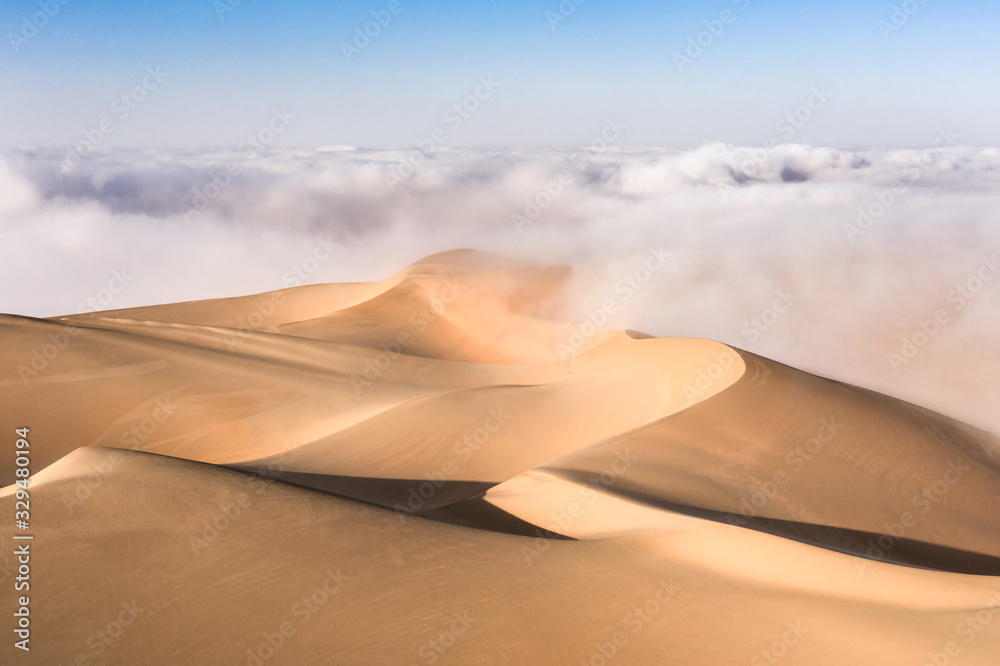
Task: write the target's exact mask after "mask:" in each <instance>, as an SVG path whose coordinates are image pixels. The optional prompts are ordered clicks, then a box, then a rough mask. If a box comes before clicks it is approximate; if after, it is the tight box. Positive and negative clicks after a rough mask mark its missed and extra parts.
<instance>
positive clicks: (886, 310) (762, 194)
mask: <svg viewBox="0 0 1000 666" xmlns="http://www.w3.org/2000/svg"><path fill="white" fill-rule="evenodd" d="M952 143H953V138H952V137H950V136H949V135H948V133H947V132H945V131H942V132H941V133H940V136H939V137H938V140H937V144H936V146H937V147H935V148H931V149H928V150H926V151H917V150H896V151H864V152H850V151H843V150H837V149H833V148H815V147H807V146H801V145H779V146H775V147H773V148H770V149H764V148H756V149H755V148H739V147H732V146H727V145H723V144H708V145H705V146H702V147H700V148H698V149H696V150H692V151H686V152H677V151H668V150H652V149H649V150H637V149H615V148H594V149H590V150H585V151H579V152H574V153H569V152H553V151H485V150H444V149H442V150H439V151H437V152H434V153H433V154H430V155H426V154H424V153H422V152H420V151H418V150H414V151H371V150H364V149H355V148H348V147H329V148H324V149H320V150H316V151H291V150H257V149H244V150H240V151H219V152H197V153H193V152H162V151H121V152H113V153H100V154H91V155H87V156H85V157H84V159H83V160H82V161H81V162H80V164H79V165H76V166H74V167H73V168H66V166H67V165H66V162H65V159H66V155H65V154H61V153H57V152H45V151H16V152H7V153H4V154H2V155H0V234H2V236H0V253H2V258H3V261H2V263H0V274H2V280H3V284H4V289H3V292H2V295H0V311H5V312H12V313H17V314H27V315H32V316H50V315H56V314H64V313H70V312H77V311H80V310H82V309H84V310H85V309H92V308H94V307H95V305H96V306H97V307H100V308H117V307H127V306H133V305H142V304H149V303H156V302H170V301H177V300H190V299H198V298H208V297H216V296H226V295H236V294H244V293H253V292H258V291H266V290H269V289H276V288H281V287H286V286H292V285H294V284H305V283H311V282H329V281H353V280H369V279H377V278H381V277H384V276H386V275H388V274H390V273H392V272H394V271H395V270H397V269H399V268H400V267H402V266H404V265H405V264H407V263H409V262H411V261H413V260H415V259H418V258H420V257H422V256H425V255H427V254H431V253H433V252H437V251H442V250H447V249H454V248H458V247H472V248H477V249H483V250H490V251H495V252H501V253H505V254H510V255H513V256H517V257H522V258H525V259H530V260H536V261H544V262H551V263H570V264H572V265H574V266H575V267H577V269H578V270H577V275H578V277H579V279H578V284H577V288H576V289H575V290H574V297H573V299H572V302H570V303H568V304H567V316H568V317H569V318H573V319H579V320H580V321H584V320H586V319H587V318H588V316H589V317H591V318H594V317H598V318H599V315H597V314H596V312H597V310H600V309H601V307H602V304H603V303H604V302H605V301H607V300H608V299H611V300H613V301H614V303H615V308H614V309H615V312H614V313H613V314H612V316H611V319H612V321H613V323H614V324H615V325H619V326H625V327H629V328H634V329H639V330H643V331H646V332H648V333H652V334H655V335H672V336H698V337H707V338H713V339H716V340H721V341H723V342H726V343H729V344H732V345H735V346H738V347H742V348H745V349H749V350H751V351H754V352H757V353H761V354H764V355H766V356H770V357H772V358H775V359H777V360H780V361H783V362H786V363H789V364H792V365H796V366H798V367H802V368H804V369H807V370H811V371H814V372H818V373H820V374H823V375H827V376H832V377H836V378H838V379H843V380H846V381H850V382H852V383H856V384H860V385H862V386H867V387H870V388H874V389H876V390H880V391H884V392H887V393H890V394H892V395H897V396H900V397H903V398H905V399H908V400H912V401H915V402H918V403H920V404H923V405H926V406H929V407H931V408H934V409H937V410H939V411H943V412H945V413H947V414H949V415H951V416H955V417H957V418H960V419H963V420H966V421H969V422H971V423H973V424H975V425H979V426H981V427H985V428H987V429H990V430H992V431H994V432H1000V416H998V415H997V414H996V409H995V405H996V404H998V403H1000V387H998V386H997V385H996V376H997V372H996V370H997V368H998V367H1000V340H998V338H997V334H996V331H997V330H998V324H1000V315H998V313H1000V274H997V271H998V270H1000V268H998V267H997V265H996V263H995V261H996V258H997V257H1000V221H998V220H997V216H996V215H997V214H996V211H997V210H1000V151H998V150H997V149H993V148H973V147H964V146H953V145H951V144H952ZM318 248H321V249H322V251H319V252H318V251H317V249H318ZM331 248H332V249H331ZM660 248H662V252H664V253H666V254H667V255H669V259H668V261H667V262H666V263H665V265H663V266H659V265H658V264H657V268H655V269H654V270H652V271H651V270H649V268H648V267H647V268H643V264H644V260H645V258H646V257H647V256H650V255H649V253H650V252H651V251H653V250H659V249H660ZM316 257H329V258H328V259H322V260H317V259H316ZM123 283H124V286H123ZM112 287H113V288H112Z"/></svg>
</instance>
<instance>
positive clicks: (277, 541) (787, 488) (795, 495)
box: [0, 251, 1000, 666]
mask: <svg viewBox="0 0 1000 666" xmlns="http://www.w3.org/2000/svg"><path fill="white" fill-rule="evenodd" d="M570 278H571V274H570V271H569V269H566V268H562V267H544V266H542V267H540V266H533V265H527V264H523V263H520V262H515V261H512V260H509V259H505V258H502V257H498V256H494V255H488V254H484V253H479V252H472V251H454V252H447V253H443V254H439V255H434V256H431V257H428V258H426V259H424V260H421V261H419V262H416V263H414V264H413V265H411V266H409V267H407V268H405V269H403V270H401V271H400V272H398V273H397V274H395V275H393V276H390V277H388V278H387V279H385V280H383V281H381V282H374V283H366V284H329V285H311V286H304V287H297V288H293V289H286V290H282V291H278V292H271V293H267V294H259V295H254V296H244V297H236V298H227V299H218V300H212V301H199V302H190V303H177V304H171V305H158V306H150V307H142V308H132V309H126V310H115V311H106V312H98V313H93V314H87V315H75V316H66V317H53V318H49V319H35V318H30V317H22V316H13V315H3V316H0V336H2V340H3V349H2V352H0V354H2V355H3V358H4V361H5V362H4V365H3V367H4V372H3V374H2V375H0V398H2V404H3V409H2V410H0V423H2V426H3V432H4V433H6V435H5V436H9V438H10V439H11V440H13V439H14V436H13V433H14V430H15V428H20V427H25V426H28V427H30V429H31V436H30V439H31V444H32V452H31V456H32V460H31V466H32V471H33V473H34V476H33V477H32V479H31V483H30V486H29V490H30V493H31V502H32V528H31V534H32V535H33V536H34V540H33V542H32V548H33V557H32V560H31V567H32V577H31V585H32V587H31V594H32V597H31V610H32V628H33V631H32V641H31V647H32V649H31V652H30V655H27V656H26V657H24V658H23V659H22V661H23V663H38V664H57V665H63V664H104V663H108V664H111V663H116V664H146V663H149V664H181V663H184V664H247V665H256V666H261V665H262V664H403V665H404V666H405V665H410V664H432V663H438V664H496V663H510V664H568V665H576V664H584V665H592V666H602V665H605V664H610V663H616V664H671V665H688V664H690V665H720V664H721V665H728V664H751V665H752V666H757V665H760V664H777V663H783V664H831V665H839V664H869V663H871V664H874V663H877V664H890V665H896V664H898V665H900V666H903V665H906V666H913V665H916V666H923V665H924V664H932V665H934V666H943V665H944V664H968V665H973V664H977V665H978V664H982V665H995V664H998V663H1000V657H998V655H1000V439H998V438H997V437H995V436H994V435H992V434H989V433H986V432H983V431H981V430H977V429H975V428H973V427H971V426H968V425H965V424H962V423H960V422H958V421H955V420H953V419H950V418H948V417H947V416H944V415H941V414H937V413H934V412H931V411H928V410H926V409H923V408H921V407H919V406H916V405H912V404H909V403H905V402H902V401H900V400H897V399H894V398H892V397H889V396H885V395H881V394H878V393H874V392H872V391H868V390H865V389H863V388H859V387H854V386H850V385H846V384H843V383H840V382H835V381H831V380H828V379H825V378H822V377H818V376H815V375H812V374H809V373H807V372H804V371H801V370H797V369H795V368H791V367H788V366H786V365H782V364H781V363H779V362H778V361H775V360H771V359H766V358H762V357H759V356H756V355H754V354H751V353H749V352H746V351H744V350H740V349H735V348H733V347H730V346H727V345H724V344H722V343H719V342H714V341H709V340H700V339H685V338H653V337H650V336H648V335H644V334H642V333H639V332H636V331H630V330H614V329H605V328H598V327H596V326H584V325H583V324H581V321H583V317H582V316H581V313H579V312H576V311H573V309H572V308H570V307H567V300H566V298H565V294H566V290H567V288H568V285H569V280H570ZM13 481H14V466H13V455H12V454H11V455H7V456H5V457H4V459H2V460H0V485H3V486H6V487H5V488H3V489H2V490H0V505H2V507H3V508H2V510H3V512H4V515H5V516H12V515H13V513H14V501H15V498H14V491H15V486H12V485H9V484H11V483H13ZM13 533H14V532H13V531H12V530H5V531H4V532H3V533H2V534H0V542H2V544H0V553H2V555H0V562H2V565H3V566H2V573H0V578H2V579H3V581H2V583H0V589H2V590H3V591H2V593H0V595H2V598H3V600H4V608H12V607H13V606H14V600H13V596H14V592H13V585H12V578H13V575H14V571H15V569H16V565H15V557H14V555H13V552H14V548H15V542H14V541H13V540H12V538H11V535H12V534H13ZM5 612H7V611H5ZM7 617H8V621H10V615H8V616H7ZM7 633H8V634H9V630H8V631H7ZM14 653H15V648H14V647H13V640H11V639H10V638H8V640H6V641H5V642H4V644H3V646H2V647H0V661H2V662H3V663H8V661H12V659H13V656H14ZM17 656H18V657H19V658H21V657H22V655H21V654H20V653H18V655H17ZM19 663H20V662H19Z"/></svg>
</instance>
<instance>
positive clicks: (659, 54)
mask: <svg viewBox="0 0 1000 666" xmlns="http://www.w3.org/2000/svg"><path fill="white" fill-rule="evenodd" d="M237 1H238V0H218V1H217V2H213V0H186V1H183V2H162V1H161V2H148V1H141V0H139V1H131V2H124V1H119V0H105V1H99V0H69V1H68V2H67V3H66V4H61V3H60V2H59V0H42V1H41V2H39V1H38V0H34V1H29V0H6V1H5V2H4V3H3V6H2V8H0V27H2V32H3V35H4V40H3V44H0V82H2V89H3V91H4V94H3V95H2V97H0V118H2V119H3V122H2V123H0V145H2V146H8V147H25V146H48V147H55V148H60V147H65V146H67V145H72V144H74V143H75V142H78V141H80V140H81V138H82V137H83V136H84V133H85V132H89V133H90V135H91V136H95V134H94V132H95V131H97V130H98V128H100V126H101V123H102V121H109V122H110V123H111V126H113V130H112V131H111V132H108V133H105V132H101V134H102V135H103V136H102V138H101V142H100V143H101V146H100V147H102V148H110V147H116V146H119V147H146V146H148V147H174V148H202V147H212V146H219V147H234V146H236V145H238V144H239V143H240V142H241V141H242V140H243V139H244V138H245V137H246V136H247V135H248V134H250V133H257V132H258V131H259V130H260V129H261V128H263V127H265V126H266V125H267V123H268V121H269V119H270V118H271V117H272V115H273V112H274V111H273V110H274V109H275V108H278V109H286V110H287V111H288V112H289V113H291V114H293V115H294V120H293V121H292V122H291V123H289V125H288V127H287V129H285V130H284V131H282V132H281V133H280V135H279V136H277V137H276V138H275V139H274V142H273V145H275V146H288V147H305V148H313V147H317V146H322V145H361V146H372V147H401V146H412V145H413V143H414V142H415V141H417V140H421V139H426V138H427V137H429V136H430V135H431V134H432V132H433V131H434V130H435V129H438V128H442V129H445V130H446V135H447V136H446V138H445V139H444V141H443V144H446V145H452V146H489V147H511V146H540V147H549V146H551V147H567V146H578V145H582V144H586V143H588V142H589V141H590V140H591V139H592V138H593V137H595V136H597V135H598V133H599V132H600V129H601V127H602V126H603V124H604V121H605V120H606V119H607V118H619V119H620V120H621V122H622V123H624V124H625V125H627V128H628V129H627V130H626V131H625V133H624V134H623V135H622V136H621V139H620V142H621V143H622V144H623V145H634V146H639V145H653V146H676V147H687V146H695V145H699V144H702V143H705V142H707V141H713V140H719V141H724V142H730V143H736V144H743V145H757V144H761V143H763V142H764V141H766V140H768V139H784V138H787V137H785V136H783V134H784V133H783V132H779V130H778V129H777V128H778V127H779V123H780V121H781V120H782V118H784V117H785V116H786V114H789V113H792V114H795V113H796V112H797V111H798V113H799V114H800V118H805V120H804V121H803V122H801V123H798V124H797V126H796V127H795V130H794V132H793V134H792V136H791V140H793V141H796V142H801V143H809V144H814V145H835V146H839V147H869V146H872V147H882V146H900V147H918V146H925V145H930V144H931V143H932V142H933V140H934V137H935V133H936V131H937V129H938V128H940V127H951V128H952V129H953V131H954V132H956V133H957V134H958V135H959V136H960V137H961V142H962V143H967V144H973V145H997V144H1000V125H998V124H997V123H996V122H995V119H996V118H997V117H998V116H1000V80H998V74H997V71H996V63H997V62H1000V46H998V40H997V39H996V35H997V34H998V32H1000V30H998V28H1000V8H997V6H996V4H995V2H989V1H987V0H964V1H963V0H949V2H944V1H943V0H925V2H923V3H921V2H920V1H919V0H908V2H898V1H896V2H893V1H881V0H868V1H866V2H862V1H850V0H849V1H846V2H844V1H841V2H834V1H832V0H820V1H816V2H788V1H777V0H773V1H770V2H767V1H764V0H739V1H738V2H733V1H731V0H723V1H717V2H714V1H713V2H647V1H639V2H631V3H628V4H627V5H626V4H624V3H622V4H619V3H612V2H606V1H602V0H586V1H585V2H582V4H580V5H576V4H575V3H574V2H573V0H566V2H563V3H562V7H563V11H562V12H560V3H559V2H558V0H528V1H521V2H505V3H494V2H470V1H465V2H461V1H459V0H449V1H445V2H431V1H429V0H398V4H395V5H393V7H394V8H395V9H397V12H396V13H395V14H392V13H391V12H389V11H388V8H389V5H390V2H389V0H365V1H354V0H348V1H337V2H333V1H330V0H327V1H325V2H316V1H311V0H310V1H304V2H293V3H279V2H274V1H271V2H265V1H264V0H242V2H239V3H238V4H235V3H236V2H237ZM223 3H225V4H223ZM230 5H235V6H230ZM46 6H47V7H48V10H49V13H50V14H52V16H51V17H47V16H43V18H44V19H45V20H40V19H39V20H36V21H35V23H39V24H41V23H44V25H42V26H41V27H40V28H38V29H37V31H32V29H31V27H27V28H26V27H25V26H26V24H25V20H27V21H28V22H29V23H30V22H31V21H32V17H33V16H35V15H36V14H38V13H39V12H43V11H45V7H46ZM53 8H57V11H53ZM894 8H895V9H896V10H897V13H896V17H897V20H896V24H893V22H892V21H893V12H894ZM569 9H571V10H572V11H568V10H569ZM230 10H231V11H230ZM907 10H909V11H907ZM371 12H384V13H383V14H382V16H383V19H384V18H385V16H391V21H389V22H388V24H387V25H385V26H384V27H380V29H379V34H378V35H377V36H376V37H374V38H372V39H371V41H370V43H369V44H368V45H367V46H364V48H359V49H358V52H356V53H353V54H352V55H351V59H350V62H348V59H347V58H346V57H345V55H344V54H343V52H342V48H341V45H342V44H343V43H348V44H351V43H352V41H353V40H354V37H355V29H356V28H358V29H362V30H363V29H364V26H365V24H366V23H370V22H371V21H373V17H372V14H371ZM723 12H729V13H728V14H723ZM553 17H558V19H565V20H559V21H558V22H557V23H553V21H554V20H555V19H553ZM900 18H905V21H902V20H900ZM723 20H726V21H728V23H726V22H723ZM879 21H884V22H885V23H883V24H881V28H880V24H879ZM706 22H707V23H708V26H706ZM720 26H721V28H722V29H721V31H720V30H719V27H720ZM886 26H891V27H892V28H897V27H898V30H896V29H894V30H892V31H891V32H886ZM712 27H714V28H715V29H716V32H717V33H718V34H715V35H712V34H710V32H709V29H710V28H712ZM699 36H700V38H701V41H702V43H703V44H704V46H703V47H702V49H701V51H700V52H698V51H697V50H693V51H691V52H690V53H689V54H685V51H686V49H687V47H688V45H689V40H697V39H698V38H699ZM361 44H363V42H361ZM677 54H681V55H682V56H686V55H690V54H694V55H695V57H693V58H691V60H690V61H685V62H683V63H682V66H681V67H678V64H677V60H676V56H677ZM150 67H151V68H156V67H159V68H160V71H161V72H165V73H166V74H167V75H166V76H165V77H164V78H163V79H162V81H159V82H156V83H155V88H149V89H147V90H144V91H139V96H141V97H143V98H144V99H142V100H141V101H137V102H136V101H135V100H134V99H133V98H132V97H128V100H130V101H132V102H135V103H134V104H130V111H129V113H128V115H127V117H124V118H122V117H120V115H118V114H116V111H115V109H116V108H117V110H118V111H120V110H121V108H122V107H121V105H120V104H119V105H118V106H117V107H115V100H120V99H121V96H122V95H123V94H124V95H126V96H128V95H130V91H132V90H133V89H135V87H136V86H141V85H142V84H143V81H144V79H145V80H146V81H147V83H148V82H150V81H151V80H150V79H149V78H148V77H147V75H146V72H147V71H148V70H147V68H150ZM481 77H485V78H487V79H491V80H493V81H495V82H497V83H499V87H497V88H496V90H495V91H493V92H492V93H490V94H489V95H488V97H485V98H484V99H481V100H476V101H475V106H477V107H478V108H476V109H475V111H473V112H471V113H468V114H467V115H468V118H463V120H462V122H461V124H460V126H457V127H454V126H449V125H448V124H447V123H446V122H445V120H444V114H445V113H446V111H447V110H448V108H449V107H451V106H452V105H454V104H455V103H458V102H461V101H462V100H463V99H465V98H466V97H467V96H469V95H470V94H473V93H474V92H475V91H476V89H477V86H480V84H479V83H478V82H479V81H480V79H481ZM482 90H483V89H482V88H481V87H480V92H482ZM815 90H822V91H826V92H828V93H829V96H828V99H825V100H823V101H822V102H819V101H818V99H819V98H816V97H815V96H814V91H815ZM809 102H812V104H813V106H814V107H815V108H812V109H810V108H808V106H807V107H806V108H805V109H803V107H802V105H804V104H806V105H808V103H809ZM132 107H134V108H132ZM106 126H107V125H106ZM784 127H785V128H786V129H787V127H788V125H787V124H786V125H785V126H784Z"/></svg>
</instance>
